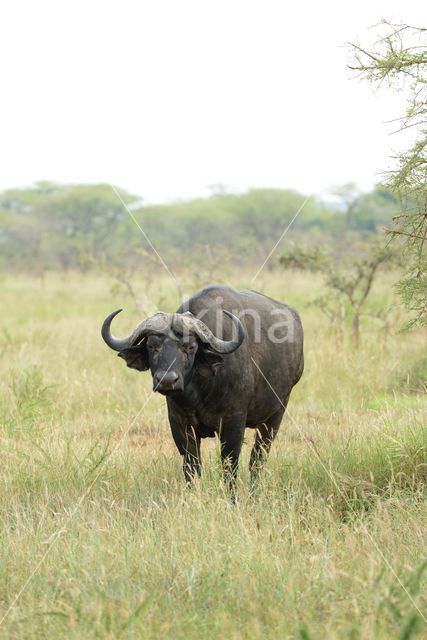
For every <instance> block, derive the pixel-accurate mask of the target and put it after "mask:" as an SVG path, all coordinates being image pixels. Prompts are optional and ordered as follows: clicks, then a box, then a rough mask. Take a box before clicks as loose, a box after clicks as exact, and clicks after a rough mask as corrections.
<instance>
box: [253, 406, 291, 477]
mask: <svg viewBox="0 0 427 640" xmlns="http://www.w3.org/2000/svg"><path fill="white" fill-rule="evenodd" d="M284 412H285V410H284V409H282V408H281V409H280V410H279V411H277V413H275V414H274V415H272V416H271V417H270V418H268V420H266V421H265V422H263V423H262V424H259V425H258V426H257V428H256V436H255V444H254V446H253V449H252V451H251V457H250V461H249V471H250V475H251V487H253V486H254V484H255V483H256V480H257V478H258V475H259V472H260V470H261V469H262V466H263V464H264V462H265V460H266V458H267V456H268V454H269V451H270V448H271V443H272V442H273V440H274V438H275V437H276V435H277V432H278V431H279V427H280V423H281V421H282V417H283V414H284Z"/></svg>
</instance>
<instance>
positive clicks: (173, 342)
mask: <svg viewBox="0 0 427 640" xmlns="http://www.w3.org/2000/svg"><path fill="white" fill-rule="evenodd" d="M120 311H122V309H118V310H117V311H114V312H113V313H111V314H110V315H109V316H108V317H107V318H106V319H105V320H104V323H103V325H102V331H101V334H102V337H103V339H104V341H105V342H106V343H107V345H108V346H109V347H110V348H111V349H114V351H118V352H119V354H118V355H119V356H120V357H121V358H123V359H124V360H125V361H126V363H127V366H128V367H131V368H133V369H137V370H138V371H147V369H150V370H151V374H152V376H153V389H154V391H159V392H160V393H162V394H164V395H171V394H175V393H180V392H182V391H183V390H184V388H185V386H186V385H187V384H188V383H189V381H190V380H191V378H192V376H193V373H194V371H195V370H197V371H198V372H199V373H200V374H201V375H202V376H209V375H214V374H215V373H216V369H217V367H218V366H220V365H221V364H222V363H223V358H222V355H221V354H227V353H232V352H233V351H235V350H236V349H238V347H240V345H241V344H242V342H243V339H244V337H245V330H244V328H243V325H242V323H241V322H240V320H239V319H238V318H236V316H234V315H233V314H232V313H230V312H229V311H225V310H224V314H225V315H227V316H228V317H229V318H230V319H231V321H232V323H233V328H234V330H237V336H236V337H235V338H234V337H233V339H232V340H221V339H220V338H217V337H216V336H214V334H213V333H212V331H211V330H210V329H209V327H208V326H207V325H206V324H205V323H204V322H202V321H201V320H199V319H198V318H196V317H195V316H193V314H192V313H189V312H186V313H156V314H154V315H153V316H151V317H150V318H147V319H146V320H143V321H142V322H140V323H139V325H138V326H137V327H136V329H135V330H134V331H133V332H132V333H131V334H130V335H129V336H128V337H127V338H123V339H119V338H115V337H114V336H113V335H112V334H111V330H110V325H111V321H112V320H113V318H114V317H115V316H116V315H117V314H118V313H120ZM234 332H235V331H234ZM234 332H233V333H234Z"/></svg>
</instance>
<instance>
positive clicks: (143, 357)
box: [117, 344, 150, 371]
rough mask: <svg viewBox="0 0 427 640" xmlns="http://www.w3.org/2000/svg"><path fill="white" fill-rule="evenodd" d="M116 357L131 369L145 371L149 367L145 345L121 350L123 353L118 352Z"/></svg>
mask: <svg viewBox="0 0 427 640" xmlns="http://www.w3.org/2000/svg"><path fill="white" fill-rule="evenodd" d="M117 355H118V356H119V357H120V358H123V360H125V361H126V364H127V366H128V367H130V368H131V369H136V370H137V371H147V369H148V368H149V366H150V365H149V363H148V351H147V347H146V346H145V344H142V345H141V344H139V345H137V346H136V347H129V348H128V349H123V351H120V353H118V354H117Z"/></svg>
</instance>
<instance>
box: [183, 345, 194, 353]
mask: <svg viewBox="0 0 427 640" xmlns="http://www.w3.org/2000/svg"><path fill="white" fill-rule="evenodd" d="M182 348H183V349H184V351H185V352H186V353H187V354H188V355H191V354H192V353H194V351H195V350H196V345H195V344H183V345H182Z"/></svg>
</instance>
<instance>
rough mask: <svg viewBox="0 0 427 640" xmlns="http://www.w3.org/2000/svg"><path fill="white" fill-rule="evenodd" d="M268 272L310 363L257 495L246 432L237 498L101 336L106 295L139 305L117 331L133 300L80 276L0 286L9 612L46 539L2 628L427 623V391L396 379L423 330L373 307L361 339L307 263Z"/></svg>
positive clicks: (4, 575) (81, 632) (211, 446)
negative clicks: (196, 468) (393, 325)
mask: <svg viewBox="0 0 427 640" xmlns="http://www.w3.org/2000/svg"><path fill="white" fill-rule="evenodd" d="M231 280H232V282H233V284H235V285H236V286H238V287H240V286H245V285H246V282H245V274H234V275H233V276H232V278H231ZM188 281H189V282H190V277H188ZM257 284H258V289H261V290H264V291H265V292H266V293H269V294H270V295H274V296H276V297H279V298H281V299H284V300H286V301H288V302H290V303H293V304H294V305H295V306H297V308H299V309H300V310H301V311H302V316H303V321H304V325H305V328H306V356H307V365H306V372H305V375H304V377H303V380H302V381H301V383H300V384H299V385H298V387H297V389H296V390H295V392H294V395H293V397H292V398H291V402H290V405H289V416H288V417H286V418H285V420H284V422H283V424H282V428H281V433H280V435H279V437H278V439H277V442H276V443H275V445H274V447H273V451H272V454H271V457H270V460H269V463H268V465H267V468H266V470H265V473H264V474H263V477H262V479H261V481H260V486H259V488H258V491H257V493H256V495H254V496H250V495H249V494H248V490H247V480H248V477H247V469H246V468H247V462H248V451H249V448H250V447H249V445H250V444H251V441H252V437H253V436H252V433H250V432H248V434H247V441H248V445H247V446H246V447H245V451H244V454H243V460H242V469H241V473H240V480H239V500H238V504H237V505H236V506H232V505H231V504H230V502H229V500H228V499H227V496H226V495H225V494H224V490H223V487H222V483H221V479H220V473H219V467H218V460H217V447H216V443H215V442H214V441H205V442H204V443H203V445H204V448H203V454H204V462H205V474H204V477H203V479H202V480H201V481H200V482H198V483H197V484H196V486H195V487H194V488H193V489H192V490H187V489H186V488H185V487H184V483H183V480H182V477H181V475H182V474H181V467H180V460H179V456H178V454H177V452H176V451H175V448H174V445H173V443H172V439H171V437H170V435H169V433H168V425H167V420H166V412H165V406H164V400H163V399H162V398H160V397H157V396H151V384H150V380H149V377H148V376H147V375H144V374H137V373H136V372H135V371H131V370H129V369H126V367H125V366H124V363H123V362H122V361H119V360H118V359H117V358H115V357H114V354H113V353H112V352H110V351H108V349H107V348H106V347H105V345H104V344H103V343H102V342H101V339H100V337H99V327H100V323H101V322H102V320H103V318H104V316H105V315H106V314H107V313H108V312H109V311H110V310H112V309H113V308H116V307H118V306H122V305H123V306H125V307H126V308H127V312H126V314H123V317H121V318H120V321H119V320H117V324H118V325H119V327H118V328H117V332H119V330H120V328H121V329H122V331H123V333H124V332H126V330H127V329H130V328H131V326H132V323H133V322H134V321H135V319H136V317H137V316H136V313H135V312H134V305H133V301H132V300H130V299H129V298H128V297H126V294H125V292H122V291H117V292H116V293H115V294H114V295H113V294H112V293H111V290H110V289H111V283H109V282H107V281H106V279H105V278H103V277H101V276H99V277H95V276H87V277H83V276H77V275H75V274H71V275H69V276H66V277H60V276H58V275H53V274H52V275H49V276H48V277H47V278H46V279H45V282H44V283H41V282H39V281H36V280H35V279H30V278H14V279H12V280H10V281H6V280H4V281H3V282H2V283H1V289H2V292H1V299H2V303H3V306H4V310H3V313H2V320H1V331H2V333H1V337H0V340H1V341H0V352H1V353H2V358H1V365H0V366H1V382H0V411H1V413H0V416H1V418H0V419H1V431H0V435H1V445H2V460H3V464H2V468H1V476H0V477H1V494H0V505H1V549H0V554H1V563H0V617H1V616H2V615H3V614H4V613H6V612H7V611H8V608H9V606H10V605H11V603H12V602H13V599H14V596H15V594H17V593H18V592H19V590H20V589H21V587H22V586H23V585H24V583H25V581H26V579H27V578H28V576H29V575H31V572H32V571H33V570H34V568H35V567H37V564H38V562H39V561H40V560H41V559H42V558H43V556H44V554H45V553H46V552H47V555H46V557H45V559H44V561H43V562H42V563H41V566H40V568H39V569H38V570H37V571H36V573H35V574H34V576H33V577H32V579H31V581H30V582H29V583H28V585H27V586H26V588H25V589H24V591H23V592H22V595H21V596H20V598H19V600H18V601H17V602H16V604H15V606H13V608H12V610H11V611H10V612H9V614H8V615H7V618H6V619H5V620H4V622H3V624H2V625H0V638H37V639H39V638H76V639H77V638H117V637H123V638H156V639H158V638H174V639H175V638H219V637H222V638H233V639H234V638H235V639H240V638H250V639H253V638H254V639H256V638H301V639H307V638H312V639H315V638H328V640H329V639H334V638H337V639H338V638H339V639H341V638H349V639H350V638H351V639H355V638H387V639H388V638H402V639H403V638H410V637H415V636H417V635H418V634H419V635H422V633H423V631H425V628H424V622H423V620H422V613H424V615H426V609H425V604H426V600H425V596H424V594H425V591H424V587H425V575H426V573H427V571H424V569H425V566H426V565H425V563H424V564H423V562H424V559H425V555H424V552H425V549H424V547H425V531H426V524H427V523H426V504H425V496H424V493H423V492H424V490H425V479H426V465H425V463H426V460H425V452H426V430H425V422H426V420H425V417H426V402H425V397H423V396H421V395H417V394H409V393H406V391H405V388H404V386H402V385H400V386H399V387H398V388H395V387H393V384H394V381H395V380H401V379H402V375H403V378H404V372H405V370H406V367H407V366H409V363H411V362H413V361H415V360H416V359H417V358H418V356H419V355H420V345H424V344H425V335H422V334H421V333H413V334H411V335H403V336H402V335H398V334H397V333H395V332H392V333H391V334H390V335H388V336H384V335H383V334H382V333H381V332H380V331H379V330H378V329H377V328H376V325H375V324H374V322H375V321H372V322H371V323H369V324H367V325H366V327H365V328H364V329H365V330H364V335H363V338H364V339H363V345H362V349H361V350H360V351H359V352H358V353H356V352H354V351H353V349H352V348H351V347H350V345H348V344H347V342H346V341H345V342H344V344H337V342H336V339H335V336H334V334H333V332H331V331H330V330H329V328H328V325H327V322H326V321H325V320H324V319H323V318H322V317H321V316H319V312H318V311H317V310H316V309H314V308H312V307H311V306H310V305H309V304H308V300H309V299H310V298H312V297H313V292H314V293H315V291H314V290H315V289H316V286H317V285H316V282H315V281H313V279H312V278H310V277H302V276H294V277H292V278H291V277H290V276H289V275H288V276H284V275H283V274H274V273H272V274H267V273H263V274H262V277H260V280H259V282H258V283H257ZM187 290H188V291H190V290H191V282H190V283H189V284H188V285H187ZM389 291H390V287H389V283H388V282H383V283H381V284H380V285H379V286H378V287H377V292H376V298H377V299H380V298H381V297H382V298H385V297H387V296H388V295H389V293H388V292H389ZM149 296H151V298H152V299H153V302H154V304H157V303H158V302H159V301H160V302H161V306H162V308H164V309H172V308H174V306H176V303H177V299H176V296H175V295H174V293H173V291H172V290H171V289H170V285H169V283H168V282H167V281H166V280H163V279H162V280H160V281H159V282H157V283H156V284H155V286H154V285H153V287H152V289H151V290H150V291H149V292H148V295H147V296H146V297H145V298H144V297H142V296H141V297H142V302H143V305H146V306H147V308H148V307H149V300H148V297H149ZM396 373H398V374H399V375H396ZM144 403H147V404H146V406H145V408H144V410H143V411H141V407H143V406H144Z"/></svg>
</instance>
